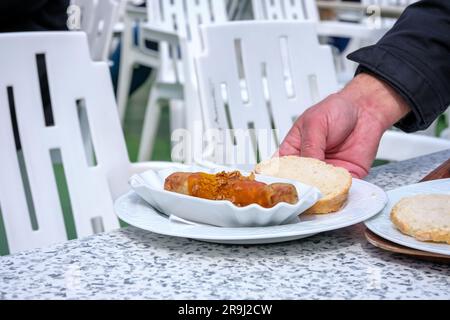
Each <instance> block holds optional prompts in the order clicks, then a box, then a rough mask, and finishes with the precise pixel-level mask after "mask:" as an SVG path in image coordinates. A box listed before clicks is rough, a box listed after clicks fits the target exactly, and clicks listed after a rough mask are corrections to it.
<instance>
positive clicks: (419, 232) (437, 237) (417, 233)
mask: <svg viewBox="0 0 450 320" xmlns="http://www.w3.org/2000/svg"><path fill="white" fill-rule="evenodd" d="M405 200H408V198H404V199H402V200H400V201H399V202H398V203H397V204H396V205H395V206H394V207H393V208H392V210H391V215H390V216H391V221H392V223H393V224H394V225H395V226H396V227H397V229H398V230H400V232H402V233H404V234H406V235H408V236H411V237H414V238H415V239H417V240H419V241H424V242H439V243H447V244H450V232H449V231H448V230H445V229H443V228H441V227H439V226H436V227H432V228H427V227H424V228H414V227H413V226H412V225H411V224H409V223H408V221H404V220H403V219H402V218H401V217H400V216H399V215H400V211H401V209H402V206H403V205H404V204H405Z"/></svg>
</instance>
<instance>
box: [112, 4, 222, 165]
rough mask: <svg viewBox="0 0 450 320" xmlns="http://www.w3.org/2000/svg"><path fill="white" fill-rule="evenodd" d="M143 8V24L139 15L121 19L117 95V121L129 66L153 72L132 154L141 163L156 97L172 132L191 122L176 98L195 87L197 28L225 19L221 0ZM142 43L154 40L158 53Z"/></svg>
mask: <svg viewBox="0 0 450 320" xmlns="http://www.w3.org/2000/svg"><path fill="white" fill-rule="evenodd" d="M147 10H148V15H147V23H144V21H145V19H143V18H142V16H137V15H135V16H133V15H129V17H128V18H126V21H125V31H124V36H123V43H122V54H121V66H120V72H119V85H118V93H117V96H118V97H117V100H118V105H119V113H120V116H121V119H122V120H123V119H124V116H125V111H126V104H127V99H128V92H129V88H130V83H131V76H132V70H133V67H134V66H135V65H136V64H140V65H145V66H149V67H151V68H153V69H154V72H153V75H152V78H151V82H152V88H151V91H150V94H149V99H148V104H147V110H146V115H145V119H144V125H143V130H142V135H141V143H140V148H139V155H138V159H139V160H141V161H142V160H144V159H147V160H148V159H149V158H150V156H151V153H152V148H153V143H154V138H155V135H156V129H157V124H158V122H159V112H160V110H159V106H158V104H159V102H160V100H161V99H165V100H169V102H170V107H171V128H172V130H174V129H176V128H183V127H185V126H187V124H188V123H190V122H192V121H190V117H191V116H192V114H191V113H192V112H193V111H192V110H189V112H188V114H186V113H185V109H186V107H185V106H184V104H183V102H182V100H183V99H184V100H189V98H188V97H187V95H191V96H194V95H195V94H194V93H192V90H191V89H192V88H195V85H196V80H195V72H194V71H193V70H194V68H193V59H192V58H190V57H191V56H192V55H193V54H195V53H196V52H197V51H200V50H201V47H202V40H201V39H200V32H199V29H198V27H199V26H200V25H202V24H212V23H220V22H225V21H227V12H226V6H225V1H224V0H218V1H209V0H198V1H183V0H164V1H151V2H149V1H148V2H147ZM136 20H138V24H139V25H140V38H139V46H138V47H136V46H135V45H134V44H133V38H132V34H133V25H134V24H133V22H134V21H136ZM180 39H182V40H181V42H183V43H181V42H180ZM146 41H155V42H158V43H159V50H158V51H152V50H150V49H148V48H147V47H146V46H145V42H146ZM191 70H192V71H191ZM194 104H195V103H194ZM186 119H187V120H186Z"/></svg>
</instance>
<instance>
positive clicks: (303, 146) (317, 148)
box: [300, 119, 328, 161]
mask: <svg viewBox="0 0 450 320" xmlns="http://www.w3.org/2000/svg"><path fill="white" fill-rule="evenodd" d="M300 131H301V143H300V156H302V157H307V158H315V159H319V160H322V161H324V160H325V150H326V147H327V132H328V128H327V126H326V124H324V123H321V121H320V120H319V121H308V120H307V119H305V121H304V122H303V126H302V127H301V130H300Z"/></svg>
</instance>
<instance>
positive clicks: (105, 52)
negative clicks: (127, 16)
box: [69, 0, 122, 61]
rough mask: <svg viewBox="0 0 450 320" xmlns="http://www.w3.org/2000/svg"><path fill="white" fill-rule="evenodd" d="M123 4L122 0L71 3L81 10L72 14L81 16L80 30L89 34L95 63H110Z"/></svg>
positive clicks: (76, 1) (94, 0) (89, 0)
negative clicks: (109, 59) (114, 35)
mask: <svg viewBox="0 0 450 320" xmlns="http://www.w3.org/2000/svg"><path fill="white" fill-rule="evenodd" d="M121 2H122V0H72V1H71V5H72V6H76V7H77V8H79V9H80V12H76V11H74V12H72V14H80V20H81V26H80V27H81V28H80V30H82V31H84V32H86V34H87V37H88V41H89V49H90V52H91V57H92V59H93V60H94V61H108V57H109V53H110V48H111V41H112V37H113V34H114V31H115V27H116V23H117V21H118V18H119V10H120V7H121ZM70 12H71V11H70ZM70 12H69V14H70Z"/></svg>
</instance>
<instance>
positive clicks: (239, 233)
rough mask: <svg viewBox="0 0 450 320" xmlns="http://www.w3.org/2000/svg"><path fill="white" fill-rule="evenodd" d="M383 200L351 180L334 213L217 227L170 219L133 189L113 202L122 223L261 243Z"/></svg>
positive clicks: (347, 220) (346, 218) (331, 225)
mask: <svg viewBox="0 0 450 320" xmlns="http://www.w3.org/2000/svg"><path fill="white" fill-rule="evenodd" d="M386 203H387V196H386V193H385V192H384V191H383V190H382V189H380V188H379V187H377V186H375V185H373V184H370V183H368V182H365V181H362V180H357V179H353V185H352V187H351V189H350V194H349V199H348V202H347V204H346V205H345V207H344V208H343V209H342V210H341V211H339V212H337V213H334V214H328V215H301V216H300V217H301V218H300V219H297V221H296V223H291V224H286V225H282V226H273V227H255V228H221V227H214V226H206V225H188V224H184V223H177V222H172V221H170V220H169V218H168V216H166V215H164V214H162V213H160V212H158V211H157V210H155V209H153V208H152V207H151V206H150V205H148V204H147V203H146V202H145V201H144V200H143V199H142V198H141V197H140V196H138V195H137V194H136V193H135V192H134V191H130V192H129V193H127V194H125V195H123V196H122V197H120V198H119V199H117V201H116V203H115V210H116V214H117V215H118V217H119V218H120V219H122V220H123V221H125V222H126V223H128V224H130V225H132V226H135V227H137V228H140V229H144V230H147V231H151V232H155V233H158V234H163V235H168V236H174V237H182V238H190V239H196V240H202V241H207V242H216V243H228V244H262V243H276V242H284V241H290V240H296V239H301V238H305V237H309V236H311V235H314V234H317V233H320V232H324V231H330V230H335V229H340V228H344V227H348V226H351V225H354V224H357V223H360V222H363V221H365V220H367V219H369V218H371V217H373V216H374V215H376V214H377V213H379V212H380V211H381V210H382V209H383V208H384V206H385V205H386Z"/></svg>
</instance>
